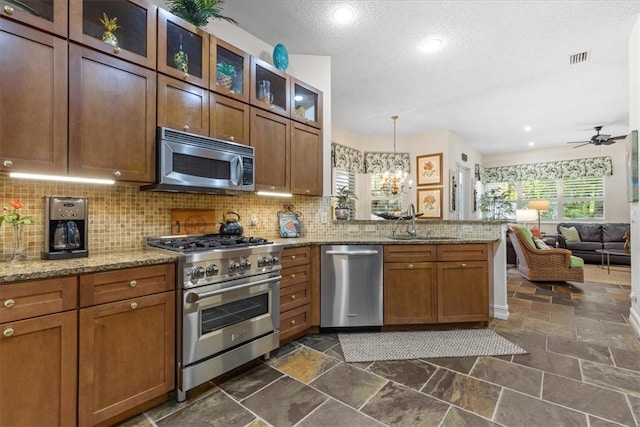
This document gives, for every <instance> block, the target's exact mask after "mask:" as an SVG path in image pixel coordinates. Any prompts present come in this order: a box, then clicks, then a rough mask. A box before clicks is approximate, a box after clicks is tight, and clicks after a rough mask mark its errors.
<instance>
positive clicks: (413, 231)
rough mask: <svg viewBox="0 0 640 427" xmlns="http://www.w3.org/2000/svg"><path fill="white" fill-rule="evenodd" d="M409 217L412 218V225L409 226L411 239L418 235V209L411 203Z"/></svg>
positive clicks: (408, 231)
mask: <svg viewBox="0 0 640 427" xmlns="http://www.w3.org/2000/svg"><path fill="white" fill-rule="evenodd" d="M407 216H410V217H411V223H410V224H408V225H407V234H409V236H411V237H416V236H417V235H418V230H416V207H415V206H414V205H413V203H409V207H408V208H407Z"/></svg>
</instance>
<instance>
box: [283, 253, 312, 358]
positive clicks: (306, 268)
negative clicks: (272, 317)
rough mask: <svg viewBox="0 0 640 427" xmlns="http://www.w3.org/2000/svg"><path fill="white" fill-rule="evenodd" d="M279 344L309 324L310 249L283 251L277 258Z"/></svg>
mask: <svg viewBox="0 0 640 427" xmlns="http://www.w3.org/2000/svg"><path fill="white" fill-rule="evenodd" d="M281 263H282V270H281V275H282V279H281V281H280V345H282V344H284V343H287V342H289V341H292V340H294V339H296V338H298V337H300V336H302V335H303V334H304V333H305V331H306V330H307V328H309V326H310V325H311V319H310V315H311V307H310V302H311V280H312V278H311V274H312V271H311V247H310V246H302V247H295V248H285V249H284V250H283V251H282V255H281Z"/></svg>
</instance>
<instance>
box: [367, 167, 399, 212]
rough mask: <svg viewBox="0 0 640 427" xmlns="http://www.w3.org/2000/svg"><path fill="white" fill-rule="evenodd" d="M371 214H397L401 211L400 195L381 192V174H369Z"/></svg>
mask: <svg viewBox="0 0 640 427" xmlns="http://www.w3.org/2000/svg"><path fill="white" fill-rule="evenodd" d="M370 176H371V213H372V214H374V215H375V214H376V213H386V212H397V211H401V210H402V195H401V194H396V195H395V196H394V195H393V194H388V193H387V192H386V191H384V190H382V177H383V176H384V174H383V173H374V174H371V175H370Z"/></svg>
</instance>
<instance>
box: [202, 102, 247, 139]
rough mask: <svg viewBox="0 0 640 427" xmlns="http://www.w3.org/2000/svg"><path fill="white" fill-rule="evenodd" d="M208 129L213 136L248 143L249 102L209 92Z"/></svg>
mask: <svg viewBox="0 0 640 427" xmlns="http://www.w3.org/2000/svg"><path fill="white" fill-rule="evenodd" d="M209 98H210V102H209V104H210V106H211V107H210V114H209V118H210V120H209V129H210V131H209V132H210V136H211V137H213V138H218V139H224V140H225V141H231V142H236V143H238V144H245V145H250V144H251V140H250V139H249V132H250V127H251V126H250V123H249V121H250V111H249V104H245V103H244V102H240V101H237V100H235V99H231V98H227V97H226V96H222V95H220V94H218V93H214V92H210V93H209Z"/></svg>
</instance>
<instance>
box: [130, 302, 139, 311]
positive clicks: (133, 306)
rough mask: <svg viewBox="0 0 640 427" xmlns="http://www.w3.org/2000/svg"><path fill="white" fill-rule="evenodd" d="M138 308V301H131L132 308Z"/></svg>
mask: <svg viewBox="0 0 640 427" xmlns="http://www.w3.org/2000/svg"><path fill="white" fill-rule="evenodd" d="M136 308H138V303H137V302H132V303H131V310H135V309H136Z"/></svg>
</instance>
